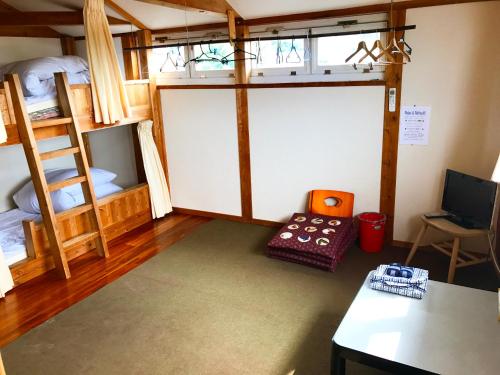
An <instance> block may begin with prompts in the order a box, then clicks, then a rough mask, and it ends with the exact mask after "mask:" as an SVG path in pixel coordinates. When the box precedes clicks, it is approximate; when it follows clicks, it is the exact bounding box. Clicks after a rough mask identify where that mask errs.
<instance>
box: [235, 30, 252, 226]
mask: <svg viewBox="0 0 500 375" xmlns="http://www.w3.org/2000/svg"><path fill="white" fill-rule="evenodd" d="M236 35H237V37H238V38H246V37H248V27H247V26H244V25H237V26H236ZM235 47H236V48H240V49H241V50H244V49H245V44H244V43H236V45H235ZM235 59H236V61H235V62H234V64H235V65H234V71H235V81H236V84H246V83H248V72H247V69H246V60H245V54H244V53H242V52H238V53H236V54H235ZM236 116H237V123H238V153H239V165H240V192H241V215H242V216H243V217H244V218H245V219H251V218H252V217H253V213H252V176H251V169H250V135H249V131H248V92H247V89H246V88H237V89H236Z"/></svg>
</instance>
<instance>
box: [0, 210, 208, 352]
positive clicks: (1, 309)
mask: <svg viewBox="0 0 500 375" xmlns="http://www.w3.org/2000/svg"><path fill="white" fill-rule="evenodd" d="M208 221H210V219H207V218H203V217H197V216H190V215H183V214H172V215H170V216H168V217H167V218H164V219H160V220H157V221H155V222H154V223H150V224H146V225H144V226H142V227H140V228H138V229H136V230H134V231H132V232H130V233H128V234H126V235H125V236H122V237H121V238H119V239H117V240H114V241H112V242H111V243H110V246H109V253H110V257H109V258H108V259H103V258H100V257H98V256H97V255H96V254H94V253H93V252H92V253H88V254H85V255H83V256H81V257H79V258H77V259H75V260H74V261H72V262H70V269H71V274H72V277H71V278H70V279H68V280H61V279H58V278H57V277H56V276H55V274H54V273H53V272H49V273H47V274H45V275H42V276H40V277H38V278H35V279H33V280H31V281H29V282H27V283H25V284H23V285H20V286H19V287H17V288H15V289H14V290H12V291H10V292H9V293H8V294H7V296H6V297H5V299H3V300H0V322H1V324H0V348H2V347H4V346H5V345H7V344H8V343H9V342H11V341H13V340H15V339H16V338H17V337H19V336H21V335H22V334H24V333H26V332H27V331H29V330H30V329H32V328H34V327H36V326H38V325H40V324H41V323H43V322H45V321H46V320H48V319H50V318H51V317H53V316H54V315H56V314H58V313H59V312H61V311H63V310H64V309H67V308H68V307H70V306H71V305H73V304H75V303H77V302H79V301H81V300H82V299H84V298H85V297H87V296H89V295H90V294H92V293H94V292H95V291H97V290H98V289H100V288H102V287H103V286H105V285H107V284H109V283H111V282H112V281H113V280H116V279H117V278H119V277H120V276H121V275H123V274H125V273H127V272H128V271H130V270H131V269H133V268H135V267H137V266H139V265H140V264H142V263H144V262H145V261H146V260H148V259H149V258H151V257H152V256H154V255H155V254H158V253H159V252H161V251H164V250H165V249H167V248H168V247H169V246H171V245H172V244H174V243H175V242H177V241H179V240H180V239H182V238H183V237H185V236H186V235H187V234H188V233H190V232H191V231H192V230H193V229H195V228H196V227H198V226H199V225H200V224H203V223H206V222H208Z"/></svg>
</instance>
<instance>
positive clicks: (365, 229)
mask: <svg viewBox="0 0 500 375" xmlns="http://www.w3.org/2000/svg"><path fill="white" fill-rule="evenodd" d="M358 218H359V244H360V247H361V249H362V250H364V251H366V252H367V253H378V252H379V251H380V250H382V246H383V245H384V232H385V220H386V217H385V215H384V214H379V213H378V212H364V213H362V214H359V216H358Z"/></svg>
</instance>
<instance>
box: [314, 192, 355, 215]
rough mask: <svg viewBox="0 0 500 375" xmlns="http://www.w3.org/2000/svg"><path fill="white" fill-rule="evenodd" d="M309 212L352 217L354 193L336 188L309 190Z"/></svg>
mask: <svg viewBox="0 0 500 375" xmlns="http://www.w3.org/2000/svg"><path fill="white" fill-rule="evenodd" d="M308 208H309V212H310V213H312V214H320V215H328V216H341V217H352V211H353V208H354V194H353V193H348V192H345V191H336V190H312V191H310V192H309V207H308Z"/></svg>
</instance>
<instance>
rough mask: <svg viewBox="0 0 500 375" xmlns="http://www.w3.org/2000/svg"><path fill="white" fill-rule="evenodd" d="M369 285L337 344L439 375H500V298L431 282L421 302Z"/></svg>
mask: <svg viewBox="0 0 500 375" xmlns="http://www.w3.org/2000/svg"><path fill="white" fill-rule="evenodd" d="M368 280H369V278H367V279H366V280H365V283H364V285H363V286H362V287H361V289H360V290H359V292H358V294H357V296H356V298H355V299H354V301H353V303H352V305H351V307H350V308H349V310H348V311H347V313H346V315H345V317H344V319H343V320H342V323H341V324H340V326H339V328H338V329H337V332H336V333H335V336H334V338H333V339H334V341H335V343H337V344H338V345H340V346H342V347H344V348H348V349H353V350H357V351H359V352H362V353H366V354H371V355H374V356H377V357H380V358H384V359H388V360H391V361H394V362H398V363H402V364H406V365H409V366H413V367H417V368H419V369H423V370H427V371H431V372H435V373H438V374H467V375H469V374H475V375H480V374H495V375H497V374H500V322H499V321H498V320H497V317H498V297H497V293H493V292H486V291H483V290H478V289H471V288H465V287H461V286H457V285H453V284H446V283H440V282H437V281H429V283H428V290H427V293H426V294H425V295H424V298H423V299H421V300H419V299H414V298H409V297H403V296H398V295H395V294H391V293H386V292H381V291H377V290H373V289H371V288H370V286H369V281H368Z"/></svg>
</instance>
